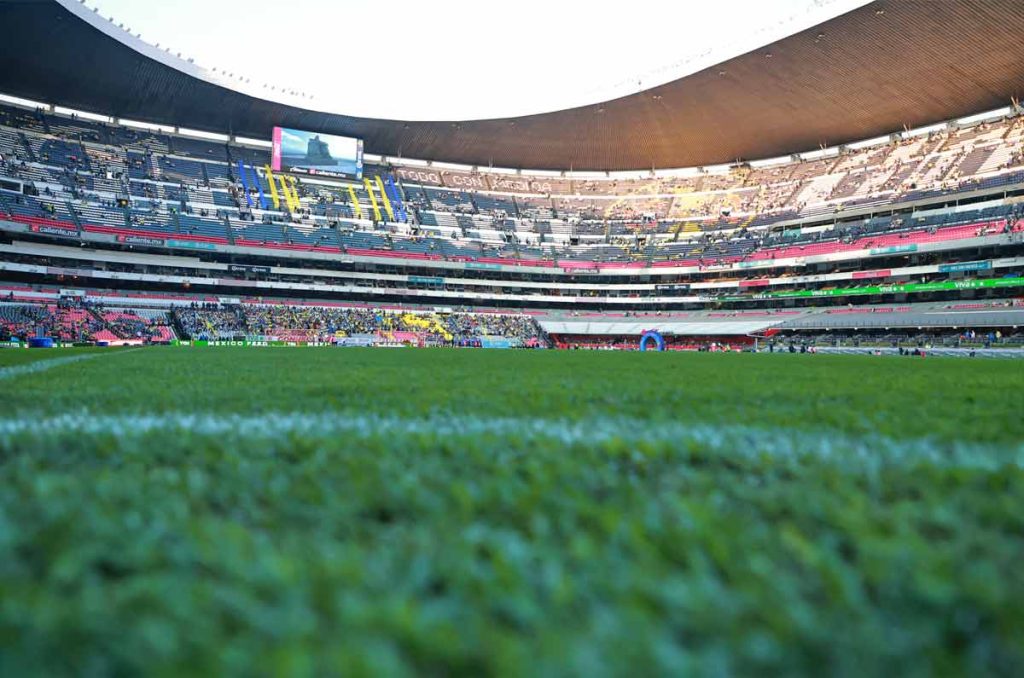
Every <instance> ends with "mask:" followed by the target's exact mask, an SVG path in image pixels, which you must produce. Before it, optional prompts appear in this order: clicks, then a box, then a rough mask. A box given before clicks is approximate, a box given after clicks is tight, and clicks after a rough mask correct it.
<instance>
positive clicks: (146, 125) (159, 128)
mask: <svg viewBox="0 0 1024 678" xmlns="http://www.w3.org/2000/svg"><path fill="white" fill-rule="evenodd" d="M118 123H120V124H121V125H123V126H124V127H134V128H136V129H144V130H146V131H149V132H165V133H171V132H174V128H173V127H168V126H167V125H157V124H154V123H151V122H142V121H140V120H128V119H125V118H121V119H120V120H119V121H118Z"/></svg>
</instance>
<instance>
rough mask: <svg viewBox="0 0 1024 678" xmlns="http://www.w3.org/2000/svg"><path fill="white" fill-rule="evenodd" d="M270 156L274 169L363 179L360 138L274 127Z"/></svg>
mask: <svg viewBox="0 0 1024 678" xmlns="http://www.w3.org/2000/svg"><path fill="white" fill-rule="evenodd" d="M271 157H272V161H271V169H273V170H274V171H275V172H292V173H295V174H308V175H311V176H325V177H339V178H343V179H356V180H359V179H362V178H363V141H362V139H354V138H352V137H339V136H335V135H333V134H322V133H318V132H305V131H303V130H295V129H289V128H287V127H275V128H274V141H273V152H272V156H271Z"/></svg>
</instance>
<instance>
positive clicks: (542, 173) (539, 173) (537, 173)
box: [434, 163, 562, 177]
mask: <svg viewBox="0 0 1024 678" xmlns="http://www.w3.org/2000/svg"><path fill="white" fill-rule="evenodd" d="M434 166H435V167H436V166H437V163H434ZM523 174H528V175H529V176H531V177H561V176H562V172H560V171H559V170H535V169H524V170H523Z"/></svg>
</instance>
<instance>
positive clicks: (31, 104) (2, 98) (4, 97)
mask: <svg viewBox="0 0 1024 678" xmlns="http://www.w3.org/2000/svg"><path fill="white" fill-rule="evenodd" d="M0 102H3V103H5V104H14V105H15V106H24V107H28V108H49V107H50V105H49V104H44V103H42V102H41V101H34V100H32V99H22V98H21V97H13V96H10V95H8V94H0Z"/></svg>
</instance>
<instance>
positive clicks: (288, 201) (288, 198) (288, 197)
mask: <svg viewBox="0 0 1024 678" xmlns="http://www.w3.org/2000/svg"><path fill="white" fill-rule="evenodd" d="M277 180H278V181H280V182H281V192H282V193H284V204H285V207H287V208H288V211H289V212H293V211H295V205H293V204H292V194H291V192H289V191H288V182H287V181H285V180H284V177H282V176H278V177H277Z"/></svg>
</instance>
